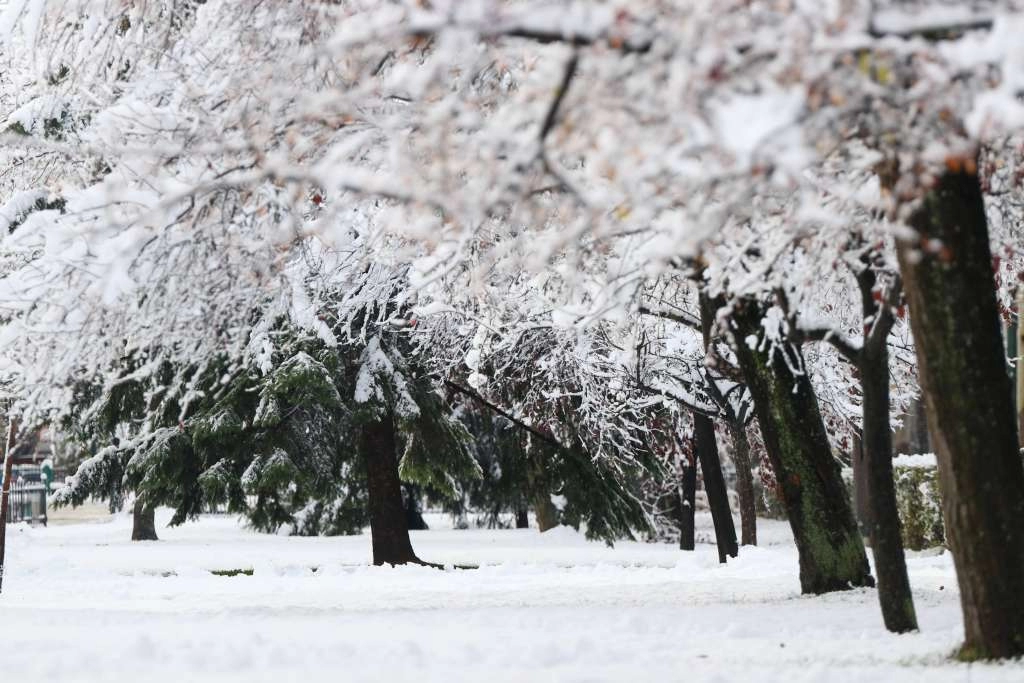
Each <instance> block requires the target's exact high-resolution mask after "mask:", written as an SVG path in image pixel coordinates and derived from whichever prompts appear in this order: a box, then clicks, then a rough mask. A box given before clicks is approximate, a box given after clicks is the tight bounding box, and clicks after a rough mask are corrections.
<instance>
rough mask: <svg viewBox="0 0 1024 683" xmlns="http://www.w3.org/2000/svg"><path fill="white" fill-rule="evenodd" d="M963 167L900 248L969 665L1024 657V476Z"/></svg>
mask: <svg viewBox="0 0 1024 683" xmlns="http://www.w3.org/2000/svg"><path fill="white" fill-rule="evenodd" d="M976 169H977V160H976V159H974V158H966V159H951V160H950V163H949V164H948V167H947V170H946V172H945V173H944V174H943V175H942V176H941V177H940V178H939V180H938V182H937V183H936V185H935V187H933V188H932V190H931V191H930V192H929V193H928V195H927V196H926V197H925V199H924V201H923V202H922V204H921V206H920V207H919V208H918V209H917V210H916V211H915V212H914V213H913V215H912V216H911V219H910V224H911V226H912V227H913V228H914V229H916V230H917V231H918V233H919V237H920V241H919V242H918V243H914V244H910V243H902V244H900V245H899V260H900V270H901V272H902V274H903V279H904V283H905V284H904V287H905V290H906V295H907V300H908V302H909V304H910V316H911V318H910V320H911V326H912V328H913V332H914V343H915V348H916V352H917V360H918V371H919V374H920V377H921V385H922V390H923V395H924V403H925V411H926V414H927V419H928V429H929V432H930V433H931V437H932V443H933V445H934V447H935V455H936V459H937V462H938V469H939V482H940V487H941V489H942V513H943V518H944V521H945V527H946V539H947V542H948V543H949V547H950V550H951V551H952V554H953V560H954V563H955V564H956V570H957V580H958V583H959V585H960V602H961V606H962V609H963V615H964V632H965V637H966V640H965V643H964V648H963V653H964V655H965V656H966V657H969V658H1002V657H1015V656H1020V655H1022V654H1024V525H1022V524H1021V522H1022V520H1024V495H1022V494H1021V492H1022V491H1024V467H1022V464H1021V458H1020V452H1019V450H1018V446H1017V425H1016V416H1015V414H1014V409H1013V394H1012V389H1011V386H1010V379H1009V376H1008V375H1007V372H1006V359H1005V352H1004V349H1003V342H1002V334H1001V330H1000V325H999V313H998V307H997V303H996V294H995V281H994V278H993V274H992V255H991V251H990V248H989V237H988V227H987V224H986V218H985V206H984V199H983V196H982V192H981V186H980V184H979V182H978V178H977V175H976Z"/></svg>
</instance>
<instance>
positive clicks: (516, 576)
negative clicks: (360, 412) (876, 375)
mask: <svg viewBox="0 0 1024 683" xmlns="http://www.w3.org/2000/svg"><path fill="white" fill-rule="evenodd" d="M169 516H170V511H169V510H160V512H159V513H158V522H161V523H164V522H166V521H167V519H168V518H169ZM428 521H429V522H430V523H431V524H432V526H433V529H432V530H430V531H424V532H413V543H414V546H415V547H416V549H417V552H418V553H419V554H420V555H421V556H422V557H424V558H426V559H429V560H432V561H439V562H446V563H474V564H480V565H481V566H480V568H479V569H476V570H448V571H438V570H435V569H429V568H423V567H403V568H374V567H370V566H367V564H368V560H369V556H370V546H369V538H368V537H367V536H365V535H364V536H356V537H336V538H298V537H280V536H273V535H263V534H256V533H253V532H250V531H247V530H245V529H243V528H241V527H240V526H239V523H238V522H237V520H236V519H234V518H233V517H228V516H220V515H212V516H206V517H203V518H202V519H200V520H199V521H198V522H195V523H191V524H187V525H185V526H183V527H179V528H173V529H171V528H161V529H160V534H161V539H162V540H161V541H159V542H156V543H141V544H139V543H136V544H133V543H131V542H130V541H128V540H127V539H128V536H129V530H130V519H129V517H128V516H127V515H118V516H115V517H113V518H110V519H109V520H107V521H104V522H93V523H84V524H74V525H68V526H51V527H49V528H29V527H26V526H12V527H11V528H10V533H9V534H8V539H9V547H8V554H7V557H8V572H7V576H6V577H5V582H4V593H3V595H2V597H0V642H2V643H4V651H5V653H7V661H6V664H5V668H6V670H7V671H13V672H16V674H17V675H16V676H15V680H17V681H18V682H19V683H25V682H28V681H47V680H53V681H56V680H59V681H119V680H125V681H127V680H136V681H137V680H146V681H172V680H175V681H180V680H188V681H247V682H248V681H279V680H301V679H303V678H304V677H313V678H315V679H324V678H327V677H328V676H329V677H331V678H333V679H337V680H344V681H371V680H408V681H416V682H417V683H420V682H429V681H479V680H481V679H483V680H487V681H535V680H539V681H621V680H627V679H643V680H662V681H675V680H685V681H688V682H697V681H753V680H757V681H786V682H787V683H790V682H793V681H871V682H872V683H884V682H886V681H907V680H919V679H922V678H923V677H925V676H927V680H929V681H956V682H958V683H959V682H960V681H965V680H972V681H1018V680H1021V678H1022V676H1024V665H1022V664H1020V663H1011V664H1004V665H998V666H997V665H977V664H976V665H971V666H968V665H966V664H960V663H956V662H953V661H950V660H949V659H948V655H949V653H950V652H951V651H952V650H953V648H954V647H955V646H956V645H957V643H958V642H959V641H960V639H961V638H962V627H961V618H960V609H959V603H958V596H957V592H956V582H955V579H954V576H953V567H952V562H951V560H950V558H949V556H948V554H943V555H923V554H921V555H912V556H911V557H910V560H909V565H910V572H911V581H912V583H913V586H914V593H915V596H914V597H915V600H916V602H917V608H918V613H919V617H920V621H921V626H922V629H923V630H922V632H921V633H916V634H911V635H904V636H896V635H892V634H889V633H887V632H886V631H885V630H884V628H883V626H882V622H881V617H880V615H879V611H878V606H877V604H876V594H875V591H873V590H857V591H850V592H844V593H838V594H831V595H827V596H821V597H802V596H800V595H799V584H798V581H797V559H796V553H795V550H794V548H793V547H792V544H791V542H790V541H789V532H788V529H787V527H786V525H785V524H784V523H780V522H772V521H766V520H761V522H760V535H761V537H762V539H763V541H762V542H764V543H766V546H765V547H760V548H745V549H744V550H743V552H742V555H741V557H740V558H739V559H738V560H734V561H731V562H730V563H729V564H728V565H727V566H724V567H723V566H719V565H718V564H717V562H716V556H715V550H714V547H713V546H712V545H710V544H707V543H706V541H707V540H708V539H709V538H710V537H711V531H710V519H709V518H708V517H707V516H706V515H703V516H700V517H699V521H698V524H699V530H698V531H699V538H700V539H701V540H703V541H705V543H701V544H699V545H698V549H697V551H696V552H693V553H683V552H681V551H679V550H678V549H676V548H674V547H672V546H669V545H664V544H644V543H619V544H617V545H616V547H615V548H608V547H606V546H604V545H602V544H598V543H590V542H587V541H586V540H584V539H583V537H582V536H581V535H580V534H578V533H576V532H575V531H573V530H571V529H568V528H559V529H555V530H552V531H550V532H548V533H546V534H543V535H541V534H539V533H538V532H537V531H536V529H535V528H534V529H527V530H476V529H472V530H464V531H458V530H452V529H450V528H443V527H444V526H445V524H444V519H443V518H440V517H437V516H430V517H428ZM313 567H316V568H317V571H316V572H313V571H312V568H313ZM231 569H252V570H253V575H252V576H245V575H240V576H234V577H228V576H215V575H213V574H211V573H210V570H231Z"/></svg>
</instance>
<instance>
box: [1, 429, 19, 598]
mask: <svg viewBox="0 0 1024 683" xmlns="http://www.w3.org/2000/svg"><path fill="white" fill-rule="evenodd" d="M8 419H9V420H10V422H8V424H7V439H6V444H5V446H4V470H3V486H2V487H0V591H2V590H3V587H4V560H5V558H6V552H7V512H8V506H9V504H10V495H11V477H12V472H13V469H14V453H13V451H14V444H15V439H16V438H17V436H18V421H17V419H15V418H13V417H9V418H8Z"/></svg>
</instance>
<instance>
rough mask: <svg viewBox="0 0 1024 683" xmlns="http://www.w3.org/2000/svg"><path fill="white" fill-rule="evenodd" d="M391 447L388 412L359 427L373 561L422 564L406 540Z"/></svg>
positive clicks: (391, 426)
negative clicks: (364, 467)
mask: <svg viewBox="0 0 1024 683" xmlns="http://www.w3.org/2000/svg"><path fill="white" fill-rule="evenodd" d="M395 448H396V445H395V427H394V422H393V418H392V416H391V415H390V414H388V415H387V416H386V417H384V418H382V419H380V420H377V421H374V422H370V423H369V424H367V425H366V426H365V427H363V434H362V451H363V458H364V459H365V461H366V486H367V493H368V497H369V508H370V536H371V542H372V545H373V563H374V564H375V565H382V564H391V565H395V564H409V563H412V564H423V562H422V561H421V560H420V559H419V558H418V557H416V553H414V552H413V550H412V541H410V540H409V529H408V527H407V526H406V519H405V507H404V506H403V505H402V483H401V480H400V479H399V477H398V457H397V454H396V452H395Z"/></svg>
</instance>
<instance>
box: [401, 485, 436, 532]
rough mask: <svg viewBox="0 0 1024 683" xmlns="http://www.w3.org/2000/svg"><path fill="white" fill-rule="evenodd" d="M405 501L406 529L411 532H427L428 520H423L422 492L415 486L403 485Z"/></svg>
mask: <svg viewBox="0 0 1024 683" xmlns="http://www.w3.org/2000/svg"><path fill="white" fill-rule="evenodd" d="M402 490H403V491H404V499H405V528H406V529H408V530H409V531H426V530H427V529H429V528H430V527H428V526H427V522H426V520H424V519H423V511H422V510H421V509H420V491H419V487H418V486H416V485H414V484H403V485H402Z"/></svg>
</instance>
